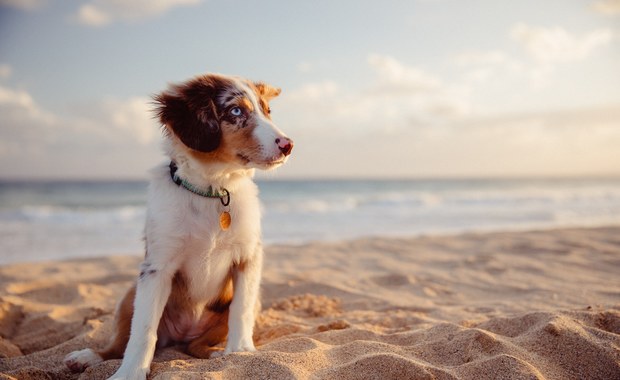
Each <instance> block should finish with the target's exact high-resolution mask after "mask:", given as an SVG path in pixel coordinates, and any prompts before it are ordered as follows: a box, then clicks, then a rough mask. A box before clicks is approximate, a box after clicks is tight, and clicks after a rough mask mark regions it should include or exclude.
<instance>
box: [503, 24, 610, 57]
mask: <svg viewBox="0 0 620 380" xmlns="http://www.w3.org/2000/svg"><path fill="white" fill-rule="evenodd" d="M510 35H511V37H512V38H513V39H514V40H515V41H517V42H518V43H519V44H521V46H522V47H523V48H524V49H525V50H526V51H527V53H528V54H529V55H530V56H531V57H532V58H533V59H534V60H536V61H537V62H539V63H543V64H554V63H561V62H570V61H579V60H583V59H585V58H587V57H588V56H589V55H590V54H591V53H592V52H593V51H594V50H595V49H596V48H598V47H601V46H605V45H607V44H609V43H610V42H611V40H612V36H613V33H612V31H611V30H610V29H597V30H593V31H591V32H588V33H585V34H583V35H581V36H576V35H573V34H571V33H569V32H568V31H566V30H564V29H563V28H560V27H553V28H542V27H536V26H530V25H526V24H517V25H515V26H514V27H513V28H512V30H511V32H510Z"/></svg>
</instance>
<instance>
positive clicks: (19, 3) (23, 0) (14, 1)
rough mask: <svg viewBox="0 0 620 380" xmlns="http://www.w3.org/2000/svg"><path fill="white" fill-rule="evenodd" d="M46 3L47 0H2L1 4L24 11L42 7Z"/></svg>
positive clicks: (0, 0)
mask: <svg viewBox="0 0 620 380" xmlns="http://www.w3.org/2000/svg"><path fill="white" fill-rule="evenodd" d="M46 3H47V1H46V0H0V6H4V7H10V8H16V9H19V10H22V11H34V10H37V9H41V8H43V6H45V5H46Z"/></svg>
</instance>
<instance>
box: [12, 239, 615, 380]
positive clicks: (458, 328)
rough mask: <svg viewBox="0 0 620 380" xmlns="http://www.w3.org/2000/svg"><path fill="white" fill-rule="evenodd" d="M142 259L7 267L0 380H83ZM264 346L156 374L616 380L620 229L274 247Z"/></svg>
mask: <svg viewBox="0 0 620 380" xmlns="http://www.w3.org/2000/svg"><path fill="white" fill-rule="evenodd" d="M139 260H140V258H139V257H134V256H118V257H108V258H100V259H87V260H74V261H66V262H49V263H37V264H18V265H11V266H6V267H0V336H1V338H0V358H1V359H0V379H105V378H106V376H109V375H111V374H112V373H113V372H114V371H115V369H116V368H117V367H118V365H119V363H120V361H119V360H111V361H108V362H104V363H101V364H99V365H97V366H95V367H93V368H89V369H88V370H87V371H86V372H85V373H83V374H81V375H80V374H72V373H70V372H69V371H68V370H67V369H66V368H65V367H64V366H63V364H62V362H61V361H62V358H63V357H64V355H65V354H67V353H68V352H70V351H72V350H75V349H81V348H84V347H96V348H101V347H102V346H104V345H105V344H106V342H107V339H108V337H109V336H110V333H111V327H112V318H113V315H112V313H113V310H114V307H115V304H116V302H117V300H118V299H119V297H120V296H121V294H122V293H123V292H124V291H125V289H126V288H127V287H128V286H129V285H130V283H131V282H132V281H133V280H134V278H135V277H136V275H137V268H138V263H139ZM262 301H263V311H262V313H261V314H260V317H259V319H258V321H257V325H256V333H255V341H256V343H257V347H258V352H255V353H241V354H232V355H229V356H227V357H225V358H218V359H210V360H200V359H196V358H192V357H190V356H188V355H186V354H184V353H183V351H182V348H181V347H171V348H166V349H163V350H159V351H158V352H157V353H156V356H155V360H154V362H153V364H152V366H151V375H150V378H151V379H240V378H249V379H558V380H560V379H561V380H566V379H606V380H609V379H620V227H608V228H595V229H567V230H553V231H534V232H505V233H489V234H465V235H459V236H428V237H419V238H411V239H394V238H390V239H384V238H372V239H371V238H368V239H361V240H355V241H350V242H338V243H312V244H307V245H301V246H269V247H267V249H266V260H265V270H264V279H263V286H262Z"/></svg>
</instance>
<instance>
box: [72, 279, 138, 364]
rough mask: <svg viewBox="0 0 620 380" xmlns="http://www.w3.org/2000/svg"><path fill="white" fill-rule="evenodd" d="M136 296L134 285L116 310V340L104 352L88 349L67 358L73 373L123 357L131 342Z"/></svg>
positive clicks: (73, 353) (75, 352)
mask: <svg viewBox="0 0 620 380" xmlns="http://www.w3.org/2000/svg"><path fill="white" fill-rule="evenodd" d="M135 296H136V287H135V285H134V286H132V287H131V288H130V289H129V290H128V291H127V293H126V294H125V297H123V299H122V300H121V302H120V304H119V305H118V308H117V309H116V317H115V329H116V331H115V334H114V339H112V341H111V342H110V344H108V346H107V347H106V348H105V349H104V350H102V351H93V350H92V349H90V348H86V349H84V350H80V351H74V352H72V353H70V354H69V355H67V356H66V357H65V359H64V360H63V361H64V363H65V365H66V366H67V367H69V369H70V370H71V371H72V372H83V371H84V370H85V369H86V368H87V367H92V366H93V365H95V364H98V363H100V362H102V361H105V360H110V359H120V358H122V357H123V353H124V352H125V347H127V341H129V332H130V329H131V317H132V316H133V302H134V299H135Z"/></svg>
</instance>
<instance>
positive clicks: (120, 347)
mask: <svg viewBox="0 0 620 380" xmlns="http://www.w3.org/2000/svg"><path fill="white" fill-rule="evenodd" d="M135 298H136V285H134V286H132V287H131V288H129V290H128V291H127V293H125V296H124V297H123V299H122V301H121V304H120V306H119V308H118V310H117V314H116V317H115V319H116V320H115V322H116V332H115V334H114V338H113V339H112V341H111V342H110V344H108V346H107V347H106V348H105V349H104V350H103V351H99V352H97V354H99V356H101V358H102V359H103V360H110V359H120V358H122V357H123V354H124V353H125V348H126V347H127V342H129V334H130V333H131V319H132V317H133V303H134V299H135Z"/></svg>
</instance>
